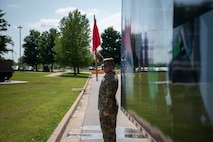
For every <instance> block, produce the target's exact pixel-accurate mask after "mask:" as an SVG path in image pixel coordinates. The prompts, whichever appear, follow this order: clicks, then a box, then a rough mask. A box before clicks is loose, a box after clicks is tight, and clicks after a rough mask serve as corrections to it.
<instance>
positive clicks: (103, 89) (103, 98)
mask: <svg viewBox="0 0 213 142" xmlns="http://www.w3.org/2000/svg"><path fill="white" fill-rule="evenodd" d="M96 57H98V59H99V61H102V62H103V70H104V72H105V76H104V77H103V79H102V80H101V85H100V88H99V98H98V109H99V118H100V124H101V130H102V133H103V138H104V142H116V119H117V113H118V103H117V100H116V96H115V95H116V92H117V89H118V77H117V75H116V74H115V72H114V60H113V58H105V59H103V57H102V56H101V54H100V53H98V52H96Z"/></svg>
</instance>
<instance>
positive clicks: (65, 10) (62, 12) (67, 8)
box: [55, 7, 77, 16]
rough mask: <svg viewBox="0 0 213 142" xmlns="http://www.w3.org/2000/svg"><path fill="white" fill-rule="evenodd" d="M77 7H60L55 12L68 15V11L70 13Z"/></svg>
mask: <svg viewBox="0 0 213 142" xmlns="http://www.w3.org/2000/svg"><path fill="white" fill-rule="evenodd" d="M75 9H77V8H75V7H66V8H59V9H57V10H56V11H55V14H58V15H63V16H65V15H68V13H69V12H70V11H73V10H75Z"/></svg>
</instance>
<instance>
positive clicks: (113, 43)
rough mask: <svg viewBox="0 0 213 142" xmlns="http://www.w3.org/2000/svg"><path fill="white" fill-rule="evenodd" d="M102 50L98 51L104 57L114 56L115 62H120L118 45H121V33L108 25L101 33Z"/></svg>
mask: <svg viewBox="0 0 213 142" xmlns="http://www.w3.org/2000/svg"><path fill="white" fill-rule="evenodd" d="M101 38H102V44H101V48H102V50H101V51H100V53H101V54H102V55H103V56H104V57H105V58H108V57H112V58H114V62H115V64H120V47H121V35H120V33H119V32H117V31H115V30H114V29H113V27H109V28H107V29H105V30H104V32H103V33H102V34H101Z"/></svg>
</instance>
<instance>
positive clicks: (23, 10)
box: [0, 0, 121, 62]
mask: <svg viewBox="0 0 213 142" xmlns="http://www.w3.org/2000/svg"><path fill="white" fill-rule="evenodd" d="M0 9H1V10H3V13H6V14H5V15H4V17H3V18H4V19H5V20H6V21H7V22H8V24H10V27H8V30H7V31H6V32H2V34H4V35H7V36H10V37H11V38H12V40H13V42H14V46H12V45H10V44H8V45H7V48H8V49H13V50H14V53H13V55H12V52H8V53H7V54H4V55H3V57H5V58H6V59H12V58H13V59H14V60H15V61H16V62H17V61H18V58H19V57H20V37H21V44H23V43H24V41H23V39H24V38H25V37H26V36H28V35H29V31H30V30H32V29H34V30H37V31H39V32H41V33H42V32H44V31H48V30H49V29H50V28H58V26H59V22H60V20H61V19H62V18H63V17H65V16H67V15H68V13H69V12H70V11H73V10H76V9H78V10H79V11H81V14H86V17H87V18H88V19H89V22H90V29H91V30H92V28H93V22H94V21H93V17H94V15H95V17H96V21H97V26H98V29H99V33H100V34H101V33H102V32H103V31H104V30H105V29H107V28H108V27H110V26H113V28H114V29H115V30H116V31H118V32H120V31H121V0H0ZM19 26H21V27H23V28H22V29H21V30H20V29H19V28H18V27H19ZM20 31H21V36H20ZM91 33H92V32H91ZM23 50H24V49H23V48H21V56H22V55H23Z"/></svg>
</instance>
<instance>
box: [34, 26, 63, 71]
mask: <svg viewBox="0 0 213 142" xmlns="http://www.w3.org/2000/svg"><path fill="white" fill-rule="evenodd" d="M58 36H59V33H58V32H57V30H56V29H53V28H52V29H50V30H49V32H47V31H45V32H43V33H42V34H41V36H40V40H39V48H38V50H39V57H40V61H41V63H42V64H43V65H45V64H51V65H52V66H51V71H53V63H55V59H54V56H55V51H54V46H55V38H56V37H58Z"/></svg>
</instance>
